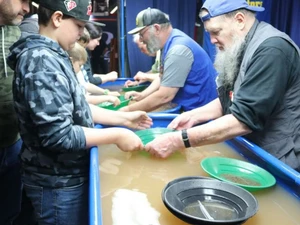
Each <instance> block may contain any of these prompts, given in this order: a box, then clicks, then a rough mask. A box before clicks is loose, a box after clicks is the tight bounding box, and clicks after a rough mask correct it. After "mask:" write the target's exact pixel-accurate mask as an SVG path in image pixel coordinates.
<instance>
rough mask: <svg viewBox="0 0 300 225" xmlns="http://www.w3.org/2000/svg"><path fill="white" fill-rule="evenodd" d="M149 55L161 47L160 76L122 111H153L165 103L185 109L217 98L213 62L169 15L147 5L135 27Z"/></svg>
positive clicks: (132, 32) (133, 31) (134, 31)
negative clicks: (135, 100)
mask: <svg viewBox="0 0 300 225" xmlns="http://www.w3.org/2000/svg"><path fill="white" fill-rule="evenodd" d="M128 33H129V34H139V36H140V41H142V42H143V43H144V44H146V46H147V50H148V52H149V53H150V54H156V52H157V51H158V50H161V57H160V60H161V63H160V67H161V68H160V71H159V72H160V76H159V77H157V78H156V79H155V80H153V82H152V83H151V85H150V86H149V87H148V88H147V89H146V90H144V91H143V92H141V95H142V96H139V99H141V100H140V101H138V102H136V103H134V104H130V105H128V106H126V107H123V108H122V109H121V110H122V111H134V110H144V111H148V112H149V111H152V110H155V109H157V108H159V107H161V106H162V105H164V104H166V103H170V102H173V103H176V104H178V105H181V106H182V109H183V110H184V111H187V110H191V109H194V108H196V107H199V106H202V105H205V104H206V103H208V102H210V101H212V100H213V99H215V98H216V97H217V92H216V85H215V77H216V71H215V69H214V67H213V64H212V62H211V60H210V58H209V57H208V55H207V54H206V52H205V51H204V50H203V49H202V48H201V46H200V45H199V44H198V43H197V42H195V41H194V40H193V39H192V38H190V37H189V36H188V35H186V34H185V33H183V32H182V31H180V30H178V29H175V28H173V27H172V25H171V22H170V20H169V19H168V16H167V15H166V14H165V13H163V12H162V11H160V10H159V9H153V8H148V9H145V10H143V11H141V12H140V13H139V14H138V15H137V17H136V28H134V29H133V30H131V31H129V32H128Z"/></svg>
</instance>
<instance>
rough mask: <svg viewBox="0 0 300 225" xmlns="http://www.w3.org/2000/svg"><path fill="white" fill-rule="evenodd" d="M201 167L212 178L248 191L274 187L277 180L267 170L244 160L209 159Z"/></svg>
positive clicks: (203, 161)
mask: <svg viewBox="0 0 300 225" xmlns="http://www.w3.org/2000/svg"><path fill="white" fill-rule="evenodd" d="M201 167H202V168H203V170H204V171H205V172H206V173H208V174H209V175H210V176H212V177H214V178H217V179H219V180H222V181H227V182H230V183H233V184H235V185H237V186H240V187H243V188H244V189H246V190H248V191H256V190H260V189H264V188H268V187H271V186H273V185H274V184H275V183H276V179H275V178H274V176H273V175H272V174H270V173H269V172H268V171H266V170H265V169H263V168H261V167H259V166H256V165H254V164H251V163H248V162H244V161H242V160H237V159H232V158H225V157H207V158H205V159H204V160H202V162H201Z"/></svg>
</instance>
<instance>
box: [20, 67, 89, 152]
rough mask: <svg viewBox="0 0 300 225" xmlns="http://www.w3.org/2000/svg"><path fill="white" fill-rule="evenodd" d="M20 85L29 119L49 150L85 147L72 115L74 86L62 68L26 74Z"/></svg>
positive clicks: (68, 149) (41, 141)
mask: <svg viewBox="0 0 300 225" xmlns="http://www.w3.org/2000/svg"><path fill="white" fill-rule="evenodd" d="M54 68H55V67H54ZM23 87H24V89H25V90H24V95H25V98H26V100H27V102H28V110H29V111H30V117H31V118H30V120H31V121H32V123H33V124H34V126H35V127H36V134H37V136H38V138H39V140H40V143H41V145H42V146H43V147H45V148H48V149H51V150H53V151H78V150H80V149H83V148H85V145H86V141H85V136H84V132H83V129H82V127H81V126H79V125H75V123H74V118H73V117H74V114H76V112H75V111H74V102H73V99H74V96H73V95H74V94H76V93H74V92H75V91H76V87H74V84H72V82H70V80H69V79H67V77H66V76H65V75H63V74H62V72H57V71H54V70H53V71H49V70H47V71H42V72H38V73H34V74H28V75H27V76H26V77H25V79H24V86H23Z"/></svg>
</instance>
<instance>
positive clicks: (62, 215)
mask: <svg viewBox="0 0 300 225" xmlns="http://www.w3.org/2000/svg"><path fill="white" fill-rule="evenodd" d="M24 188H25V191H26V194H27V196H28V197H29V198H30V199H31V202H32V205H33V208H34V210H35V217H36V220H37V222H38V224H39V225H50V224H51V225H87V224H88V183H81V184H79V185H76V186H71V187H62V188H49V187H41V186H33V185H29V184H26V183H25V182H24Z"/></svg>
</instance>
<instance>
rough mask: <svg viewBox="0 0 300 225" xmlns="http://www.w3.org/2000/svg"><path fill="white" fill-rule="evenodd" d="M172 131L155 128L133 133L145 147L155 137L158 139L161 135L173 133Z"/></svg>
mask: <svg viewBox="0 0 300 225" xmlns="http://www.w3.org/2000/svg"><path fill="white" fill-rule="evenodd" d="M173 131H174V130H172V129H168V128H162V127H157V128H150V129H145V130H139V131H136V132H135V133H136V135H137V136H139V138H140V139H141V140H142V142H143V144H144V145H146V144H147V143H149V142H150V141H152V140H154V139H155V138H156V137H158V136H160V135H162V134H166V133H170V132H173Z"/></svg>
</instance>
